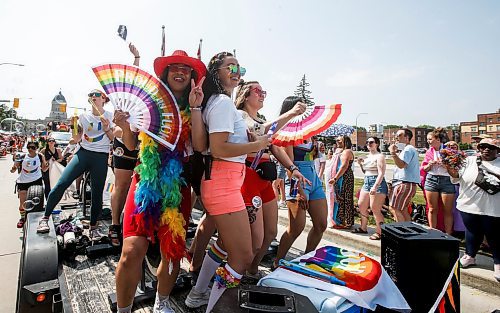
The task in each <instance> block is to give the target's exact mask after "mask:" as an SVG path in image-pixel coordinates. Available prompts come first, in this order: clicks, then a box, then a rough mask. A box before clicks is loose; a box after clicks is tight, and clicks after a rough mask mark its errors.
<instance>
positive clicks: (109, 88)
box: [92, 64, 182, 150]
mask: <svg viewBox="0 0 500 313" xmlns="http://www.w3.org/2000/svg"><path fill="white" fill-rule="evenodd" d="M92 70H93V71H94V74H95V76H96V77H97V79H98V80H99V83H100V84H101V85H102V87H103V88H104V91H105V92H106V94H107V96H108V97H109V99H110V100H111V102H112V103H113V105H114V107H115V109H117V110H122V111H124V112H128V113H129V114H130V117H129V119H128V122H129V123H130V124H131V125H133V126H134V127H136V128H138V129H139V130H141V131H143V132H145V133H146V134H148V135H149V136H151V137H152V138H153V139H155V140H156V141H158V142H159V143H161V144H162V145H164V146H165V147H167V148H168V149H170V150H174V149H175V146H176V145H177V142H178V141H179V137H180V134H181V128H182V120H181V115H180V112H179V108H178V106H177V102H176V101H175V97H174V96H173V95H172V92H171V91H170V90H169V89H168V87H167V86H166V85H165V84H164V83H163V82H162V81H160V80H159V79H157V78H156V77H154V76H153V75H151V74H149V73H148V72H146V71H144V70H141V69H140V68H138V67H136V66H133V65H124V64H104V65H100V66H96V67H93V68H92Z"/></svg>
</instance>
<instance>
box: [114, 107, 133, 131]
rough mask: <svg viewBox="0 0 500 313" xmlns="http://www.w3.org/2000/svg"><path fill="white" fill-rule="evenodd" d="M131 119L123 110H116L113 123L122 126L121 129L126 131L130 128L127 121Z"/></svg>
mask: <svg viewBox="0 0 500 313" xmlns="http://www.w3.org/2000/svg"><path fill="white" fill-rule="evenodd" d="M129 117H130V114H129V113H128V112H123V111H122V110H115V115H114V117H113V123H115V124H116V125H118V126H120V128H121V129H126V128H128V127H130V124H129V122H128V121H127V119H128V118H129Z"/></svg>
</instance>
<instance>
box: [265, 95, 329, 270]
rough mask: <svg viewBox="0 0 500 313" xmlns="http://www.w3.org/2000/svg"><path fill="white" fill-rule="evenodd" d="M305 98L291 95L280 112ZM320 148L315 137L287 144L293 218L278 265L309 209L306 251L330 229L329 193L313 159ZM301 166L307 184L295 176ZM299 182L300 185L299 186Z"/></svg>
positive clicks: (289, 202)
mask: <svg viewBox="0 0 500 313" xmlns="http://www.w3.org/2000/svg"><path fill="white" fill-rule="evenodd" d="M302 101H303V99H302V98H299V97H296V96H291V97H287V98H286V99H285V100H284V101H283V104H282V106H281V111H280V114H285V113H286V112H289V111H290V110H292V108H294V106H295V105H296V104H297V103H298V102H302ZM317 149H318V147H317V145H314V143H313V142H312V141H311V140H305V141H304V143H303V144H299V145H297V146H291V145H289V146H286V147H285V150H286V152H287V154H288V156H289V157H290V159H292V160H293V163H294V164H293V165H292V166H290V167H288V171H289V175H288V177H287V179H286V181H285V194H286V200H287V206H288V216H289V221H288V227H287V228H286V230H285V232H284V233H283V235H282V236H281V239H280V244H279V246H278V253H277V254H276V259H275V261H274V263H273V267H277V266H278V262H279V260H280V259H283V258H285V256H286V254H287V253H288V250H290V247H291V246H292V245H293V243H294V242H295V240H297V238H298V237H299V235H300V234H301V233H302V231H303V230H304V227H305V225H306V211H307V212H308V213H309V216H310V217H311V220H312V228H311V229H310V230H309V234H308V236H307V244H306V249H305V253H308V252H310V251H313V250H314V249H316V247H317V246H318V244H319V242H320V240H321V238H322V237H323V232H324V231H325V229H326V215H327V208H326V197H325V193H324V191H323V184H322V183H321V180H320V179H319V177H318V175H317V174H316V171H315V169H314V161H313V160H314V157H313V156H314V155H315V154H316V153H318V151H317ZM297 169H298V170H300V172H301V173H302V174H303V175H304V177H305V178H307V179H308V180H309V181H310V182H311V184H303V183H302V182H300V181H297V180H295V179H292V177H291V173H293V172H294V171H295V170H297ZM297 184H298V187H297V186H296V185H297ZM294 188H297V189H298V192H297V196H295V195H294V194H293V192H292V191H293V189H294Z"/></svg>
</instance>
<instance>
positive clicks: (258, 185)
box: [241, 166, 276, 206]
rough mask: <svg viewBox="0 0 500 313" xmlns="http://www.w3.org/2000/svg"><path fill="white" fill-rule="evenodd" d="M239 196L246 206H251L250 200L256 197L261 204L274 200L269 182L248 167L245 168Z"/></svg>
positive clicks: (274, 196)
mask: <svg viewBox="0 0 500 313" xmlns="http://www.w3.org/2000/svg"><path fill="white" fill-rule="evenodd" d="M241 194H242V195H243V200H244V201H245V205H246V206H252V205H253V203H252V199H253V198H254V197H256V196H258V197H260V198H261V200H262V201H261V203H262V204H263V203H268V202H270V201H272V200H274V199H275V198H276V195H275V194H274V189H273V186H272V184H271V182H270V181H267V180H264V179H262V178H260V176H259V174H257V172H255V171H254V170H252V169H251V168H249V167H248V166H247V167H246V176H245V181H244V182H243V186H242V187H241Z"/></svg>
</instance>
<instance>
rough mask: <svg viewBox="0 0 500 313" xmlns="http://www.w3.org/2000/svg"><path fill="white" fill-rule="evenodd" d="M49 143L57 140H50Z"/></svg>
mask: <svg viewBox="0 0 500 313" xmlns="http://www.w3.org/2000/svg"><path fill="white" fill-rule="evenodd" d="M48 142H56V141H55V140H49V141H48Z"/></svg>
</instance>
